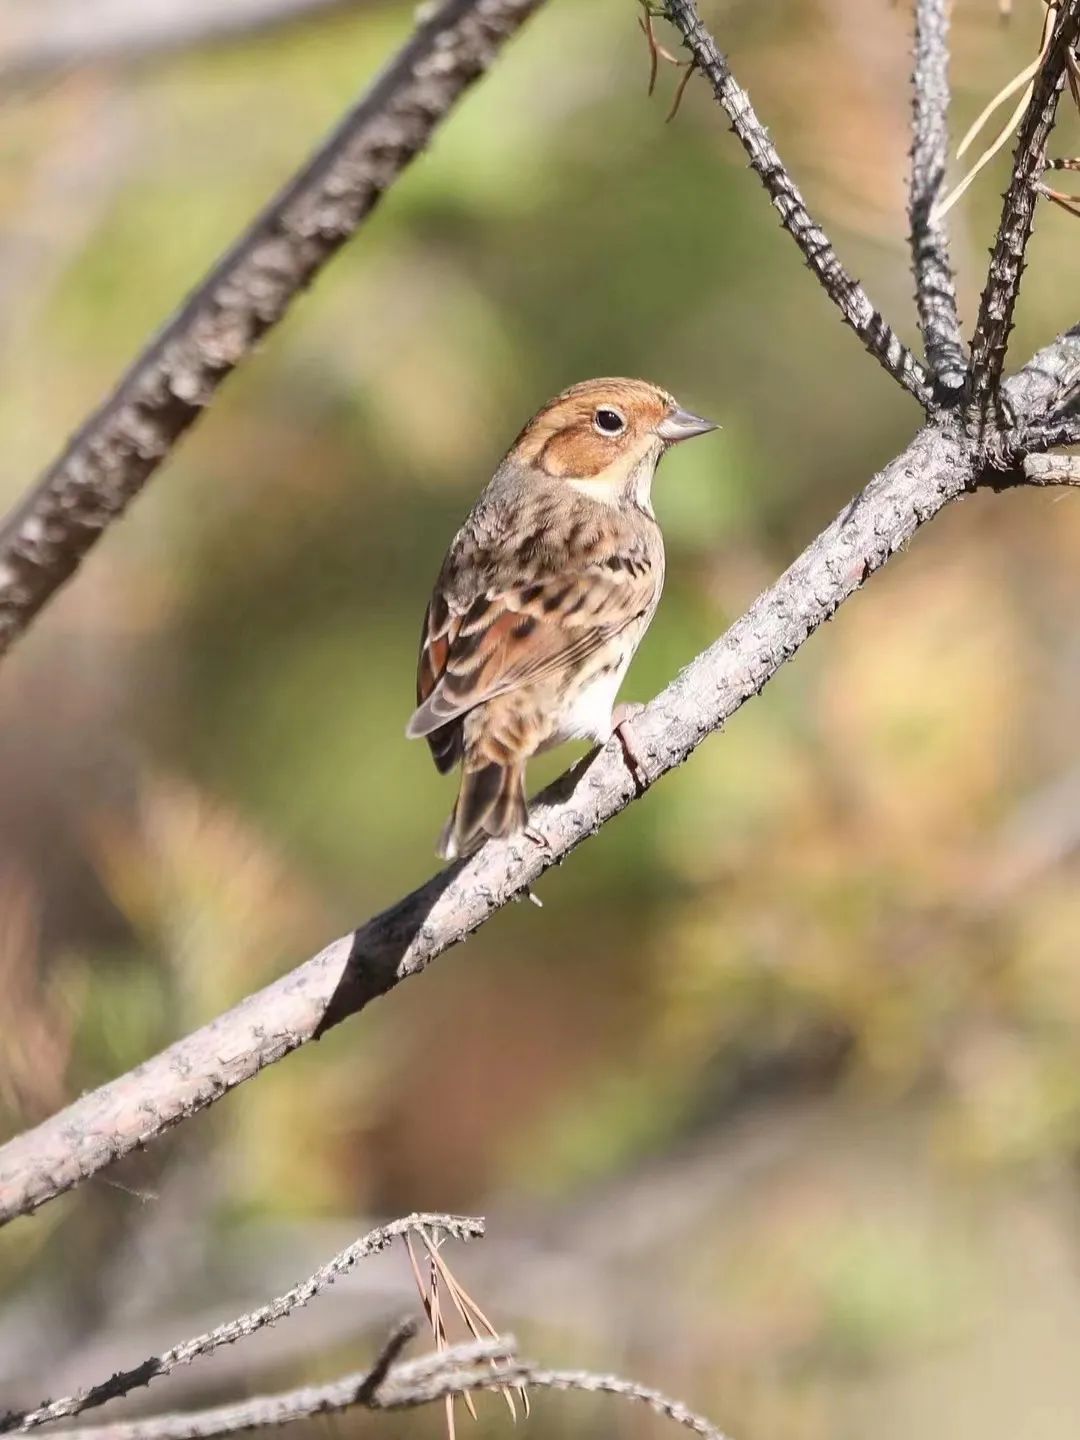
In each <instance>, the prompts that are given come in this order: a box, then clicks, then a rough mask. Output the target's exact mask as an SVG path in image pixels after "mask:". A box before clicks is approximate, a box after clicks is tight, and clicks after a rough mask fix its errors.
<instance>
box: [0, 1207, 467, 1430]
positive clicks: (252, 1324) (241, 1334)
mask: <svg viewBox="0 0 1080 1440" xmlns="http://www.w3.org/2000/svg"><path fill="white" fill-rule="evenodd" d="M426 1230H434V1231H436V1232H442V1233H443V1234H445V1235H450V1236H452V1237H453V1238H454V1239H456V1240H472V1239H476V1238H478V1237H479V1236H481V1235H483V1233H484V1222H483V1220H480V1219H478V1218H472V1217H468V1216H461V1215H407V1216H406V1217H405V1218H404V1219H402V1220H393V1221H391V1222H390V1224H389V1225H381V1226H379V1228H378V1229H376V1230H372V1231H371V1232H370V1233H369V1234H367V1235H365V1236H364V1237H363V1238H362V1239H360V1240H357V1241H356V1242H355V1243H354V1244H352V1245H349V1246H348V1247H347V1248H346V1249H344V1250H342V1251H341V1252H340V1253H339V1254H337V1255H335V1256H334V1257H333V1259H332V1260H328V1261H327V1263H326V1264H325V1265H320V1267H319V1268H318V1270H316V1271H315V1272H314V1274H312V1275H309V1276H308V1278H307V1279H306V1280H303V1281H301V1282H300V1284H299V1285H294V1286H293V1288H292V1289H291V1290H287V1291H286V1292H285V1293H284V1294H283V1295H279V1296H277V1297H276V1298H275V1299H273V1300H270V1301H268V1302H267V1303H266V1304H265V1305H260V1306H259V1307H258V1309H256V1310H251V1311H248V1312H247V1313H246V1314H244V1315H240V1316H237V1318H236V1319H235V1320H229V1321H226V1322H225V1323H224V1324H222V1325H217V1326H215V1327H214V1329H213V1330H208V1331H206V1333H205V1334H202V1335H196V1336H194V1337H192V1338H191V1339H190V1340H184V1341H182V1342H181V1343H179V1344H177V1345H173V1346H172V1347H171V1348H170V1349H168V1350H164V1351H162V1353H161V1354H160V1355H151V1356H149V1357H148V1358H147V1359H146V1360H143V1361H141V1362H140V1363H139V1364H138V1365H135V1366H132V1367H131V1368H129V1369H127V1370H118V1371H116V1373H115V1374H113V1375H110V1376H109V1377H108V1379H106V1380H102V1381H101V1382H100V1383H99V1384H97V1385H91V1386H90V1387H89V1388H88V1389H86V1390H82V1391H79V1392H78V1393H77V1394H74V1395H65V1396H63V1397H62V1398H60V1399H58V1400H48V1401H46V1402H45V1403H44V1404H41V1405H38V1406H36V1407H35V1408H34V1409H33V1410H22V1411H12V1412H9V1413H8V1414H6V1415H0V1435H4V1434H12V1435H23V1434H25V1433H26V1432H27V1431H29V1430H35V1429H37V1427H38V1426H39V1425H48V1424H51V1423H53V1422H54V1421H57V1420H70V1419H72V1418H73V1417H74V1416H76V1415H81V1414H82V1413H83V1412H84V1411H86V1410H93V1409H95V1408H96V1407H97V1406H99V1405H104V1404H106V1403H107V1402H108V1401H109V1400H116V1399H119V1398H120V1396H122V1395H129V1394H130V1393H131V1391H132V1390H136V1389H139V1388H141V1387H142V1386H144V1385H149V1384H150V1382H151V1380H157V1379H161V1378H162V1377H163V1376H165V1375H168V1374H170V1373H171V1372H172V1371H173V1370H175V1369H176V1368H177V1366H179V1365H190V1364H191V1363H192V1361H194V1360H201V1359H205V1357H206V1356H208V1355H212V1354H213V1353H214V1351H215V1350H220V1349H221V1347H222V1346H223V1345H233V1344H235V1343H236V1342H237V1341H238V1340H243V1339H246V1338H247V1337H248V1336H249V1335H254V1334H255V1333H256V1332H257V1331H259V1330H262V1329H265V1327H266V1326H268V1325H274V1324H276V1323H277V1322H278V1321H279V1320H284V1319H285V1317H286V1316H287V1315H290V1314H291V1313H292V1311H294V1310H296V1309H299V1308H300V1307H301V1306H304V1305H306V1304H307V1303H308V1301H309V1300H313V1299H314V1298H315V1296H316V1295H318V1294H319V1293H320V1292H321V1291H323V1290H325V1289H326V1288H327V1286H328V1285H332V1284H333V1283H334V1281H335V1280H337V1279H338V1278H339V1277H340V1276H342V1275H347V1274H348V1273H349V1271H350V1270H352V1269H353V1267H354V1266H355V1265H358V1264H359V1263H360V1261H361V1260H366V1259H367V1258H368V1256H370V1255H376V1254H378V1253H379V1251H380V1250H385V1249H386V1248H387V1246H388V1245H390V1244H391V1242H392V1241H393V1240H394V1239H395V1238H396V1237H397V1236H399V1235H400V1236H407V1235H409V1234H410V1233H412V1232H413V1231H419V1232H421V1233H422V1232H424V1231H426ZM410 1334H411V1332H410ZM405 1338H406V1339H407V1338H409V1335H406V1337H405ZM402 1343H404V1342H402Z"/></svg>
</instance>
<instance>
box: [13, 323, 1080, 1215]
mask: <svg viewBox="0 0 1080 1440" xmlns="http://www.w3.org/2000/svg"><path fill="white" fill-rule="evenodd" d="M1077 385H1080V326H1077V327H1076V328H1074V329H1073V330H1071V331H1069V332H1068V333H1067V334H1065V335H1063V336H1061V337H1060V338H1059V339H1058V340H1057V341H1056V342H1055V343H1054V344H1053V345H1051V346H1049V347H1047V349H1046V350H1044V351H1042V352H1041V353H1040V354H1039V355H1037V356H1036V357H1035V358H1034V359H1033V360H1032V362H1031V363H1030V364H1029V365H1028V366H1026V367H1025V369H1024V370H1022V371H1021V372H1020V373H1019V374H1018V375H1016V376H1015V377H1013V379H1012V380H1010V381H1009V383H1008V385H1007V386H1006V392H1007V398H1008V403H1009V407H1010V410H1011V411H1012V412H1013V414H1014V415H1015V416H1016V418H1017V419H1018V421H1019V422H1020V423H1021V425H1032V424H1035V423H1037V422H1038V420H1040V419H1041V418H1042V417H1043V416H1044V415H1045V414H1047V413H1048V412H1050V413H1053V411H1054V408H1055V407H1056V406H1058V405H1059V404H1060V402H1061V397H1062V396H1063V395H1066V394H1071V393H1072V392H1073V391H1074V390H1075V388H1076V387H1077ZM1017 433H1018V434H1021V435H1022V434H1023V431H1022V430H1021V431H1019V432H1017ZM981 457H982V452H981V448H980V447H978V446H977V445H976V442H975V441H974V440H972V439H971V438H970V437H968V436H965V435H964V434H963V433H962V432H961V431H960V430H959V428H957V427H954V426H951V425H947V424H944V423H934V424H932V425H928V426H926V427H925V428H924V429H922V430H921V431H920V432H919V433H918V434H917V435H916V436H915V438H914V440H913V441H912V442H911V444H910V445H909V446H908V447H907V449H906V450H904V451H903V452H902V453H901V454H900V455H899V456H897V458H896V459H895V460H893V461H891V462H890V463H889V464H888V465H887V466H886V467H885V468H884V469H883V470H882V471H881V472H880V473H879V474H878V475H876V476H875V477H874V478H873V479H872V480H871V481H870V483H869V484H868V485H867V486H866V488H865V489H864V490H863V491H862V492H861V493H860V494H859V495H858V496H856V497H855V499H854V500H853V501H852V502H851V503H850V504H849V505H847V506H846V507H845V508H844V510H843V511H842V512H841V514H840V515H839V516H838V517H837V518H836V519H835V520H834V521H833V523H832V524H831V525H830V526H829V527H828V528H827V529H826V530H825V531H823V532H822V534H821V535H819V536H818V537H817V539H816V540H814V541H813V542H812V543H811V544H810V545H809V546H808V547H807V548H806V550H804V551H803V553H802V554H801V555H800V556H799V558H798V559H797V560H796V561H795V562H794V563H793V564H792V565H791V567H790V568H789V569H788V570H787V571H786V572H785V574H784V575H782V576H781V577H780V579H779V580H778V581H777V582H776V583H775V584H774V585H773V586H772V587H771V588H770V589H769V590H767V591H766V592H765V593H764V594H763V595H761V596H760V597H759V598H758V600H757V601H755V603H754V604H753V605H752V606H751V607H750V609H749V610H748V611H747V612H746V614H745V615H744V616H743V617H742V618H741V619H740V620H738V621H736V623H735V624H734V625H733V626H732V627H731V629H730V630H728V632H727V634H726V635H724V636H722V637H721V638H720V639H719V640H718V641H716V642H715V644H713V645H712V646H710V648H709V649H708V650H706V651H704V652H703V653H702V654H701V655H699V656H698V657H697V659H696V660H694V661H693V662H692V663H691V664H690V665H689V666H687V668H686V669H685V670H684V671H683V672H682V673H681V674H680V675H679V676H678V677H677V678H676V679H675V680H674V681H673V682H672V683H671V684H670V685H669V686H668V687H667V689H666V690H664V691H662V692H661V694H660V695H658V696H657V697H656V698H655V699H654V700H653V701H652V702H651V704H649V705H648V706H647V707H646V708H645V710H644V711H643V712H642V714H641V715H640V716H639V717H637V718H636V719H635V721H634V730H635V738H636V740H637V744H638V748H639V750H640V753H641V758H642V762H643V768H644V776H645V780H646V782H647V784H646V786H645V787H644V788H647V786H648V785H651V784H652V783H653V782H654V781H656V780H658V779H660V777H661V776H663V775H665V774H667V773H668V772H669V771H670V770H673V769H674V768H675V767H676V766H678V765H680V764H682V762H683V761H684V760H686V759H687V758H688V757H689V756H690V755H691V754H692V753H693V752H694V750H696V749H697V747H698V746H699V745H700V744H701V742H702V741H703V740H705V739H706V738H707V737H708V736H709V735H711V734H713V733H714V732H715V731H716V730H719V729H720V728H721V726H722V725H723V724H724V722H725V721H726V720H728V719H729V718H730V717H731V716H732V715H734V714H735V712H736V711H737V710H738V709H740V707H741V706H742V705H743V704H745V702H746V701H747V700H748V699H750V698H751V696H753V695H757V694H758V693H759V692H760V691H761V689H762V688H763V686H764V685H765V684H766V683H767V682H768V681H769V680H770V679H771V678H772V676H773V675H775V674H776V672H777V671H778V670H779V669H780V667H781V666H782V665H784V664H786V662H787V661H788V660H790V659H791V658H792V657H793V656H794V655H795V654H796V652H797V651H798V650H799V649H800V648H801V647H802V645H803V644H805V642H806V641H807V639H809V637H810V636H811V635H812V634H813V633H814V632H815V631H816V630H817V629H818V628H819V626H820V625H822V624H823V623H824V622H825V621H826V620H828V619H829V618H830V617H831V616H832V615H833V614H834V612H835V611H836V609H837V608H838V607H839V606H840V605H841V604H843V602H844V601H845V600H847V599H848V598H849V597H850V596H851V595H853V594H854V593H855V591H856V590H858V589H860V588H861V586H862V585H863V584H864V583H865V581H866V580H867V579H869V577H870V576H871V575H872V574H873V573H874V572H875V571H877V570H878V569H880V568H881V566H882V565H884V564H885V563H886V562H887V561H888V560H889V559H890V557H891V556H892V555H894V554H895V553H896V551H897V550H898V549H900V548H901V547H902V546H903V545H905V544H906V543H907V541H908V540H910V539H911V537H912V536H913V535H914V534H915V532H916V531H917V530H918V529H919V528H920V526H922V525H923V524H925V523H926V522H927V521H928V520H930V519H932V518H933V516H935V515H936V514H937V513H938V512H939V511H940V510H942V509H943V508H944V507H945V506H946V505H948V504H949V503H950V502H951V501H953V500H955V499H957V498H959V497H960V496H961V495H963V494H965V493H967V492H968V491H969V490H970V489H971V488H973V487H974V486H975V485H976V484H977V483H978V481H979V480H980V478H982V474H983V472H982V469H981V466H982V464H983V461H982V458H981ZM1019 458H1020V459H1022V456H1020V457H1019ZM995 478H996V480H997V481H998V482H1000V476H997V477H995ZM1022 480H1023V475H1022V473H1020V472H1017V473H1015V474H1012V475H1010V477H1009V483H1020V482H1022ZM575 782H576V783H575ZM571 785H573V789H572V790H571V789H570V786H571ZM641 788H642V787H641V777H640V776H635V775H633V774H631V772H630V770H629V769H628V768H627V764H626V760H625V756H624V753H623V750H622V746H621V745H619V744H618V742H617V741H616V742H613V743H612V744H609V745H608V746H607V747H606V748H605V749H604V750H602V751H601V752H600V753H599V755H597V756H596V758H595V759H594V760H593V761H592V763H591V764H589V765H588V767H587V768H586V769H584V771H583V772H582V773H580V774H579V773H578V772H577V771H576V770H575V771H571V772H569V774H568V775H567V776H564V777H563V778H562V780H560V781H557V782H556V783H555V785H553V786H551V787H550V788H549V789H548V791H546V792H545V795H544V796H543V797H542V801H543V803H542V804H540V805H539V806H538V808H537V811H536V815H535V820H534V823H533V826H532V830H533V831H534V832H535V833H536V834H538V835H540V836H542V837H543V842H544V843H542V844H538V843H536V841H535V840H534V839H533V838H531V837H530V836H528V835H518V836H515V837H512V838H511V839H509V840H506V841H499V842H492V843H490V844H488V845H485V846H484V847H483V849H481V850H480V851H478V852H477V853H476V854H475V855H473V856H472V857H470V858H469V859H468V860H466V861H463V862H461V863H459V864H456V865H453V866H450V867H449V868H447V869H446V870H444V871H442V872H441V873H439V874H437V875H435V876H434V877H433V878H432V879H431V880H429V881H428V882H427V884H425V885H423V886H421V887H420V889H419V890H416V891H414V892H413V893H412V894H411V895H409V896H406V898H405V899H403V900H401V901H399V902H398V903H397V904H396V905H393V906H391V907H390V908H389V909H388V910H385V911H383V912H382V914H381V915H377V916H376V917H375V918H374V919H373V920H369V921H368V922H367V924H366V925H363V926H361V927H360V928H359V929H358V930H355V931H353V932H352V933H351V934H349V935H346V936H343V937H342V938H341V939H339V940H336V941H334V942H333V943H332V944H331V945H328V946H327V947H326V949H325V950H323V951H322V952H321V953H320V954H318V955H316V956H315V957H314V958H313V959H311V960H308V961H307V962H306V963H304V964H303V965H301V966H299V967H298V968H297V969H296V970H294V971H292V972H291V973H290V974H287V975H285V976H282V977H281V979H279V980H276V981H275V982H274V983H273V984H271V985H268V986H267V987H266V988H265V989H263V990H260V991H258V992H257V993H255V994H253V995H250V996H248V998H247V999H246V1000H243V1001H242V1002H241V1003H240V1004H239V1005H238V1006H236V1007H235V1008H234V1009H232V1010H230V1011H228V1012H226V1013H225V1014H224V1015H221V1016H219V1017H218V1018H217V1019H216V1020H214V1021H212V1022H211V1023H210V1024H209V1025H207V1026H205V1027H203V1028H202V1029H201V1030H197V1031H195V1032H194V1033H193V1034H192V1035H189V1036H187V1037H186V1038H184V1039H182V1040H179V1041H177V1042H176V1044H174V1045H171V1046H170V1047H169V1048H168V1049H167V1050H164V1051H162V1052H161V1054H160V1055H157V1056H156V1057H154V1058H153V1059H151V1060H148V1061H146V1062H145V1063H144V1064H142V1065H140V1066H139V1067H138V1068H137V1069H136V1070H133V1071H131V1072H130V1073H129V1074H127V1075H122V1076H120V1078H119V1079H117V1080H114V1081H111V1082H110V1083H109V1084H107V1085H103V1086H101V1088H100V1089H98V1090H95V1091H92V1092H91V1093H90V1094H87V1095H84V1096H83V1097H82V1098H81V1099H79V1100H77V1101H75V1103H74V1104H72V1105H70V1106H68V1107H67V1109H66V1110H63V1111H61V1112H60V1114H58V1115H56V1116H54V1117H52V1119H50V1120H47V1121H45V1122H44V1124H42V1125H39V1126H38V1127H37V1128H36V1129H34V1130H31V1131H28V1132H26V1133H25V1134H24V1135H22V1136H19V1137H17V1138H16V1139H14V1140H11V1141H9V1142H8V1144H7V1145H5V1146H3V1147H2V1148H0V1224H2V1223H4V1222H6V1221H8V1220H10V1219H12V1218H14V1217H15V1216H17V1215H22V1214H27V1213H29V1212H30V1211H32V1210H35V1209H37V1207H38V1206H40V1205H42V1204H44V1203H45V1202H46V1201H47V1200H50V1199H52V1198H53V1197H54V1196H56V1195H60V1194H63V1193H64V1192H65V1191H67V1190H70V1189H71V1188H73V1187H74V1186H76V1185H78V1184H80V1183H81V1182H82V1181H83V1180H85V1179H87V1178H88V1177H89V1176H91V1175H94V1174H96V1173H97V1172H98V1171H100V1170H102V1169H103V1168H104V1167H105V1166H107V1165H109V1164H111V1163H112V1161H114V1160H117V1159H119V1158H120V1157H121V1156H122V1155H125V1154H127V1153H128V1152H129V1151H131V1150H133V1149H135V1148H137V1147H139V1146H142V1145H144V1144H147V1143H148V1142H149V1141H151V1140H152V1139H153V1138H154V1137H155V1136H157V1135H159V1134H161V1132H162V1131H164V1130H166V1129H168V1128H169V1127H170V1126H172V1125H176V1124H179V1123H180V1122H181V1121H183V1120H186V1119H188V1118H189V1117H190V1116H192V1115H194V1114H197V1113H198V1112H199V1111H200V1110H203V1109H205V1108H206V1107H207V1106H208V1105H211V1104H213V1103H214V1102H215V1101H216V1100H219V1099H220V1098H221V1096H222V1095H224V1094H226V1093H227V1092H228V1091H229V1090H231V1089H232V1088H233V1087H234V1086H236V1085H239V1084H241V1083H242V1082H243V1081H245V1080H248V1079H250V1078H251V1077H252V1076H253V1075H257V1074H258V1072H259V1071H260V1070H261V1069H262V1068H263V1067H264V1066H265V1065H269V1064H272V1063H273V1062H274V1061H276V1060H280V1059H281V1058H282V1057H283V1056H285V1055H287V1054H289V1053H290V1052H291V1051H293V1050H295V1049H297V1048H298V1047H299V1046H301V1045H305V1044H307V1043H308V1042H309V1041H311V1040H313V1039H317V1038H318V1037H319V1036H320V1035H322V1034H323V1033H325V1031H326V1030H327V1029H328V1028H329V1027H330V1026H333V1025H336V1024H337V1023H338V1022H339V1021H341V1020H343V1019H345V1018H346V1016H349V1015H353V1014H356V1013H357V1012H358V1011H360V1010H362V1009H363V1008H364V1006H365V1005H367V1004H368V1003H369V1001H371V1000H373V999H375V998H376V997H377V996H379V995H383V994H385V993H386V992H387V991H388V990H391V989H392V988H393V987H394V986H395V985H397V984H398V983H399V982H400V981H402V980H404V979H406V978H408V977H409V976H411V975H415V974H418V973H419V972H420V971H422V970H423V969H425V968H426V966H427V965H428V964H429V963H430V962H431V961H432V960H433V959H435V958H436V957H437V956H438V955H441V954H442V953H443V952H444V951H446V950H448V949H450V948H451V947H452V946H454V945H456V944H457V943H458V942H459V941H461V940H464V939H465V938H466V937H467V936H469V935H471V934H472V933H473V931H474V930H476V929H477V928H478V927H479V926H480V925H482V924H484V923H485V921H487V920H489V919H490V918H491V916H492V915H494V914H496V913H497V912H498V911H499V910H500V909H502V907H503V906H504V905H506V904H508V903H509V902H510V901H511V900H514V899H516V898H518V897H519V896H521V895H523V894H524V893H525V892H526V891H527V890H528V889H529V888H530V887H532V886H533V885H535V884H536V882H537V880H538V879H539V878H540V876H541V875H542V874H543V873H544V872H545V871H546V870H547V869H549V868H550V867H551V866H552V865H554V864H556V863H558V862H559V861H561V860H562V859H563V857H564V856H566V855H568V854H569V853H570V851H572V850H574V849H575V848H576V847H577V846H578V845H579V844H581V843H582V841H584V840H586V839H588V838H589V837H590V836H591V835H594V834H595V833H596V831H597V830H598V829H599V828H600V826H601V825H603V824H604V823H605V822H606V821H608V820H610V819H611V818H612V817H613V816H615V815H617V814H619V813H620V811H622V810H624V809H625V808H626V807H627V806H628V805H629V804H631V803H632V802H633V801H634V800H636V799H637V798H638V797H639V795H640V793H641ZM568 792H569V793H568ZM541 923H542V922H541Z"/></svg>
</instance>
